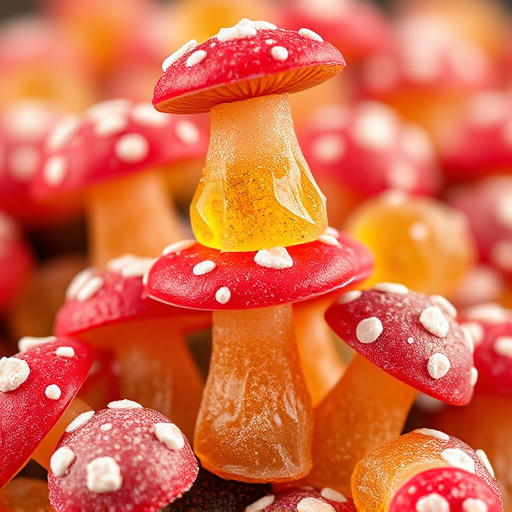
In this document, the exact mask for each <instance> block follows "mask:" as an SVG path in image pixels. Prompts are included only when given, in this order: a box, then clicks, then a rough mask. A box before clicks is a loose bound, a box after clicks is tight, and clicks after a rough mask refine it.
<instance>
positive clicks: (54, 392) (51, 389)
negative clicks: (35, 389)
mask: <svg viewBox="0 0 512 512" xmlns="http://www.w3.org/2000/svg"><path fill="white" fill-rule="evenodd" d="M44 394H45V395H46V396H47V397H48V398H49V399H50V400H58V399H59V398H60V397H61V395H62V391H61V390H60V388H59V386H57V385H56V384H50V385H49V386H48V387H47V388H46V389H45V391H44Z"/></svg>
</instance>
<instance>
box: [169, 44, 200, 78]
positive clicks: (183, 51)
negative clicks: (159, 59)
mask: <svg viewBox="0 0 512 512" xmlns="http://www.w3.org/2000/svg"><path fill="white" fill-rule="evenodd" d="M196 46H197V41H196V40H195V39H191V40H190V41H188V43H185V44H184V45H183V46H182V47H181V48H180V49H179V50H176V51H175V52H174V53H173V54H171V55H169V57H167V58H166V59H165V60H164V61H163V63H162V70H163V71H167V69H168V68H169V67H170V66H171V64H174V63H175V62H176V61H177V60H178V59H179V58H181V57H182V56H183V55H185V54H186V53H187V52H189V51H190V50H192V49H193V48H195V47H196Z"/></svg>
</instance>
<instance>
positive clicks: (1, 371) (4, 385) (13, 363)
mask: <svg viewBox="0 0 512 512" xmlns="http://www.w3.org/2000/svg"><path fill="white" fill-rule="evenodd" d="M29 375H30V368H29V366H28V363H27V362H26V361H24V360H23V359H18V358H17V357H2V359H0V391H1V392H3V393H6V392H8V391H14V390H15V389H18V388H19V387H20V386H21V385H22V384H23V383H24V382H25V381H26V380H27V379H28V376H29Z"/></svg>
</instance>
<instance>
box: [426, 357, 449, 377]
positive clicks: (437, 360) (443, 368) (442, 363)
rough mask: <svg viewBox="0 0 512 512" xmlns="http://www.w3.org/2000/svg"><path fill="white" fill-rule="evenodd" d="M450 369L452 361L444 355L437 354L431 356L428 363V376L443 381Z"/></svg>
mask: <svg viewBox="0 0 512 512" xmlns="http://www.w3.org/2000/svg"><path fill="white" fill-rule="evenodd" d="M449 369H450V360H449V359H448V358H447V357H446V356H445V355H444V354H439V353H436V354H434V355H432V356H430V358H429V360H428V363H427V371H428V374H429V375H430V376H431V377H432V378H433V379H441V378H442V377H444V376H445V375H446V374H447V373H448V371H449Z"/></svg>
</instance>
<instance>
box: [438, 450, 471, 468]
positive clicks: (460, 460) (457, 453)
mask: <svg viewBox="0 0 512 512" xmlns="http://www.w3.org/2000/svg"><path fill="white" fill-rule="evenodd" d="M441 457H442V459H443V460H444V461H446V462H447V463H448V464H450V466H453V467H456V468H460V469H465V470H466V471H469V472H470V473H474V472H475V461H474V460H473V459H472V458H471V457H470V456H469V455H468V454H467V453H466V452H464V451H462V450H461V449H460V448H447V449H446V450H444V451H443V453H441Z"/></svg>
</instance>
